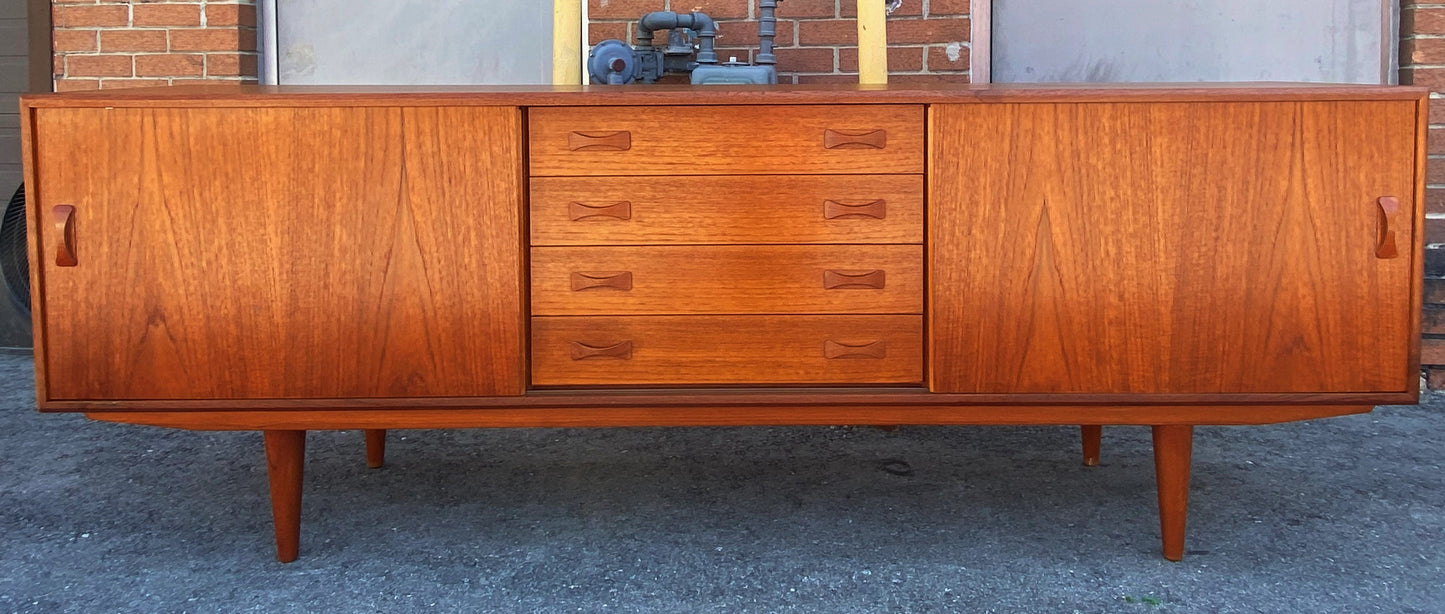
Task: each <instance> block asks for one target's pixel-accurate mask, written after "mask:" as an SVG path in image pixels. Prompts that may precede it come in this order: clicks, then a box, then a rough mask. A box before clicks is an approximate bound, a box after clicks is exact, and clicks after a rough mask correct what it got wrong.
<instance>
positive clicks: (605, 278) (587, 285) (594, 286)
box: [572, 271, 632, 292]
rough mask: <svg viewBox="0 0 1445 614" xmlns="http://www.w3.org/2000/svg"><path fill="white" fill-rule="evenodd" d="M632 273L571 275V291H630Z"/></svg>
mask: <svg viewBox="0 0 1445 614" xmlns="http://www.w3.org/2000/svg"><path fill="white" fill-rule="evenodd" d="M631 289H632V272H631V271H622V272H620V273H611V272H607V273H573V274H572V291H573V292H581V291H583V290H631Z"/></svg>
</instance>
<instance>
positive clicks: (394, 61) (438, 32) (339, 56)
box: [276, 0, 552, 85]
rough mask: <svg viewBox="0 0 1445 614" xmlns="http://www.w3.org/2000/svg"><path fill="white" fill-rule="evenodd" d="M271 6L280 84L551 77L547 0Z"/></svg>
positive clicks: (379, 0) (302, 1) (293, 1)
mask: <svg viewBox="0 0 1445 614" xmlns="http://www.w3.org/2000/svg"><path fill="white" fill-rule="evenodd" d="M276 4H277V13H276V22H277V23H276V44H277V54H278V58H277V59H278V64H279V72H280V74H279V82H280V83H282V84H287V85H295V84H315V85H438V84H544V83H549V82H550V81H551V79H552V6H551V3H550V2H532V1H528V2H518V1H517V0H281V1H279V2H277V3H276Z"/></svg>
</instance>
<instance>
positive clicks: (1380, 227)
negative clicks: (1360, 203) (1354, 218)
mask: <svg viewBox="0 0 1445 614" xmlns="http://www.w3.org/2000/svg"><path fill="white" fill-rule="evenodd" d="M1375 205H1376V206H1378V207H1379V211H1378V214H1379V216H1378V218H1377V219H1376V220H1375V257H1376V258H1380V259H1382V260H1388V259H1390V258H1398V257H1399V256H1400V250H1399V248H1398V247H1397V246H1396V244H1395V220H1396V218H1397V217H1399V215H1400V199H1398V198H1395V197H1394V196H1381V197H1380V198H1379V200H1376V201H1375Z"/></svg>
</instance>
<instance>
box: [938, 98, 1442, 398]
mask: <svg viewBox="0 0 1445 614" xmlns="http://www.w3.org/2000/svg"><path fill="white" fill-rule="evenodd" d="M1415 111H1416V105H1415V104H1414V103H1410V102H1403V101H1402V102H1322V103H1211V104H1136V105H1120V104H1065V105H990V106H967V107H965V106H939V107H934V108H933V123H932V126H933V132H932V134H933V137H932V155H933V161H934V163H933V168H932V175H931V177H932V179H931V183H930V190H931V192H930V193H931V197H932V199H933V202H932V208H931V209H930V222H929V223H930V230H929V235H930V240H931V251H930V255H931V262H930V267H929V273H930V276H931V277H930V294H929V298H930V312H931V320H930V331H931V333H930V334H931V340H932V342H931V350H930V352H931V365H932V373H931V380H930V381H931V384H932V389H933V390H934V391H937V392H987V393H994V392H1030V393H1047V392H1099V393H1108V392H1135V393H1149V392H1178V393H1184V392H1199V393H1211V392H1344V391H1402V392H1403V391H1408V390H1409V389H1410V388H1411V387H1414V386H1416V382H1415V381H1414V380H1413V379H1412V378H1408V377H1405V374H1406V373H1407V372H1409V371H1410V369H1409V368H1408V365H1407V363H1408V362H1409V361H1410V360H1411V358H1410V356H1411V346H1412V343H1414V342H1415V340H1414V339H1413V337H1412V335H1411V330H1410V326H1411V324H1410V323H1411V312H1412V310H1415V309H1418V306H1416V305H1414V304H1412V303H1411V300H1410V297H1411V294H1412V284H1413V283H1418V264H1416V263H1413V262H1411V260H1410V259H1409V258H1395V259H1388V260H1382V259H1378V258H1377V257H1376V253H1375V252H1376V241H1377V236H1376V224H1377V217H1378V216H1377V210H1378V209H1377V205H1376V200H1377V199H1378V198H1379V197H1381V196H1387V195H1388V196H1395V197H1398V198H1399V199H1400V202H1402V203H1417V202H1418V201H1417V199H1416V195H1415V193H1414V191H1415V176H1414V172H1415V160H1414V155H1415V150H1414V147H1413V143H1414V135H1415V130H1416V117H1415ZM1412 217H1413V216H1400V217H1399V219H1398V223H1399V224H1400V226H1399V227H1398V229H1397V230H1398V232H1399V233H1400V236H1402V237H1412V236H1413V239H1412V240H1413V241H1419V240H1420V237H1419V236H1418V230H1417V229H1411V228H1409V227H1408V225H1409V224H1410V222H1409V219H1410V218H1412ZM1408 251H1412V252H1413V251H1414V250H1408Z"/></svg>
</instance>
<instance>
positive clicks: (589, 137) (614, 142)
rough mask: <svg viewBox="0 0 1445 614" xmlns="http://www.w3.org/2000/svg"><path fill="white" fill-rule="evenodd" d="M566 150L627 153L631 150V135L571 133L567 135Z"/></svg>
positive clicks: (620, 132) (624, 131)
mask: <svg viewBox="0 0 1445 614" xmlns="http://www.w3.org/2000/svg"><path fill="white" fill-rule="evenodd" d="M567 148H568V149H571V150H572V151H627V150H629V149H632V133H631V132H628V131H626V130H619V131H617V132H573V133H571V134H568V135H567Z"/></svg>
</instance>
